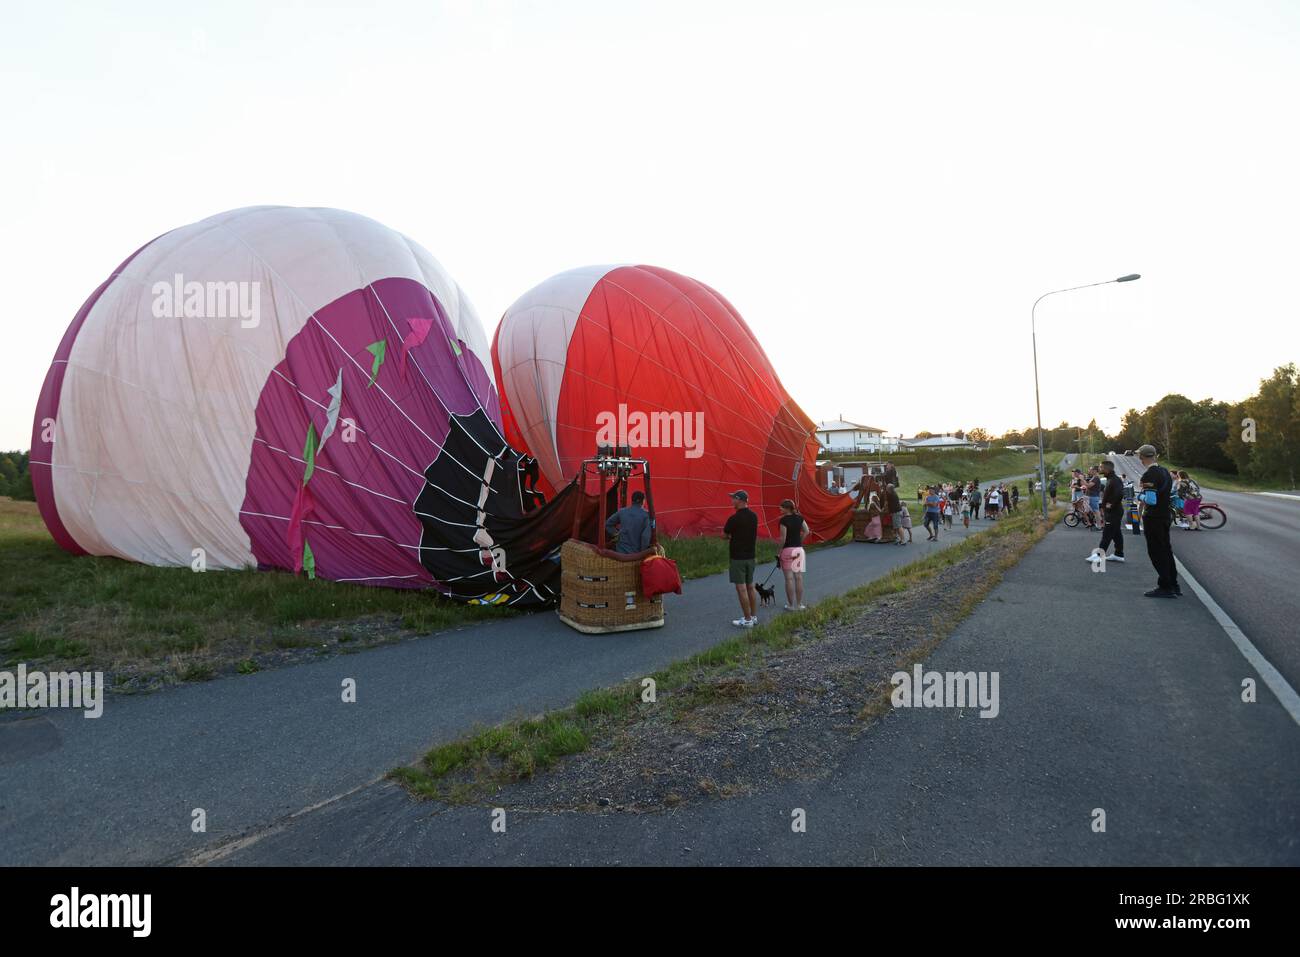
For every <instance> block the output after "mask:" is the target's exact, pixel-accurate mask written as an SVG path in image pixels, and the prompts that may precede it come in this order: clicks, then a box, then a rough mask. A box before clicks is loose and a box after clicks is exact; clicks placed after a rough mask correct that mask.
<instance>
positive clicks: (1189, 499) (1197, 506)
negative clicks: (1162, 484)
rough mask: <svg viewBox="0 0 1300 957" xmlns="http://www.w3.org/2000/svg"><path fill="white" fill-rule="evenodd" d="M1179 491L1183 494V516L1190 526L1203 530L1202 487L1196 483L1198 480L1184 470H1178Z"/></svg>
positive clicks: (1192, 528)
mask: <svg viewBox="0 0 1300 957" xmlns="http://www.w3.org/2000/svg"><path fill="white" fill-rule="evenodd" d="M1178 478H1179V480H1180V481H1179V483H1178V484H1179V491H1180V492H1181V493H1182V495H1183V517H1184V518H1186V519H1187V524H1188V527H1189V528H1190V529H1191V530H1192V531H1194V532H1199V531H1200V530H1201V487H1200V486H1199V485H1197V484H1196V480H1195V479H1193V478H1192V477H1191V476H1190V475H1188V474H1187V473H1186V472H1184V471H1183V470H1182V469H1179V470H1178Z"/></svg>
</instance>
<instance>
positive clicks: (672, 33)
mask: <svg viewBox="0 0 1300 957" xmlns="http://www.w3.org/2000/svg"><path fill="white" fill-rule="evenodd" d="M1297 102H1300V3H1297V2H1295V0H1279V2H1267V0H1249V2H1227V0H1217V2H1192V0H1178V2H1167V3H1162V2H1141V0H1128V2H1092V3H1086V4H1082V3H1068V4H1067V3H1058V2H1043V0H1039V2H1024V3H1011V2H998V0H990V2H987V3H966V2H950V3H939V2H920V0H894V2H888V3H884V2H881V3H868V2H846V3H829V2H804V3H759V2H753V0H748V2H743V3H721V2H708V0H695V2H685V3H675V2H663V0H659V2H631V0H605V2H590V3H587V2H565V0H552V2H546V3H542V2H536V3H527V2H518V3H507V2H470V0H465V2H443V3H437V2H429V0H416V2H410V3H397V2H394V3H364V4H342V3H334V4H331V3H320V2H312V3H306V2H303V3H276V2H264V0H251V2H250V0H223V2H221V3H213V4H201V3H191V2H185V3H175V2H148V3H145V2H140V3H121V4H106V3H95V2H91V3H70V2H59V0H42V2H40V3H30V4H23V5H21V6H19V5H18V4H16V3H14V2H6V3H5V5H4V8H3V13H2V14H0V106H2V112H0V118H2V121H3V122H2V125H0V131H2V133H3V143H2V144H0V183H2V184H3V207H2V209H3V218H2V219H0V223H2V224H3V225H0V260H2V261H3V263H4V279H5V286H6V289H7V292H6V296H5V298H6V302H7V309H6V314H5V316H4V318H3V320H0V321H3V323H4V326H3V329H4V346H5V348H4V349H3V350H0V356H2V358H0V400H2V401H0V449H10V448H23V449H25V448H27V447H28V445H29V444H30V434H31V417H32V413H33V410H34V408H35V404H36V397H37V393H38V391H39V389H40V385H41V382H42V380H43V378H44V376H45V372H46V370H47V368H48V366H49V363H50V359H51V358H52V357H53V354H54V350H55V347H56V345H57V344H58V341H59V339H60V337H61V336H62V334H63V332H64V330H65V328H66V327H67V325H68V323H69V322H70V320H71V319H72V316H73V315H74V313H75V312H76V310H77V308H78V307H79V306H80V305H81V303H82V301H83V300H84V299H85V298H86V297H87V296H88V295H89V294H90V292H91V291H92V290H93V289H94V288H95V286H96V285H98V284H99V283H100V282H101V281H102V280H103V279H104V278H105V277H106V276H107V275H108V273H109V272H110V271H111V270H112V269H113V267H114V266H116V265H117V264H118V263H119V262H120V261H121V260H122V259H123V258H125V257H126V256H127V255H128V254H130V253H131V252H132V251H133V250H135V249H136V248H137V247H138V246H140V245H141V244H143V243H144V242H146V241H148V240H149V239H151V238H153V237H154V236H156V235H158V234H159V233H162V232H164V231H166V230H168V229H171V228H174V227H177V226H181V225H184V224H187V223H190V222H194V221H195V220H199V219H202V218H204V217H206V216H209V215H212V214H214V213H217V212H221V211H223V210H227V209H232V208H235V207H240V206H249V205H257V204H285V205H294V206H333V207H338V208H342V209H348V210H352V211H355V212H358V213H363V214H365V215H367V216H370V217H372V218H374V219H377V220H379V221H380V222H383V223H386V224H387V225H389V226H392V227H393V228H395V229H398V230H401V231H402V232H404V233H406V234H407V235H409V236H411V237H412V238H413V239H415V240H416V241H418V242H419V243H421V244H422V245H423V246H425V247H426V248H427V249H429V251H430V252H432V253H433V255H434V256H435V257H437V258H438V259H439V260H440V261H441V262H442V263H443V265H444V266H445V267H446V268H447V269H448V271H449V272H450V273H451V275H452V276H453V277H454V278H455V279H456V280H457V282H459V283H460V285H461V286H462V287H463V288H464V289H465V291H466V292H467V294H468V295H469V297H470V298H471V300H472V301H473V302H474V304H475V306H476V307H477V309H478V312H479V314H480V316H481V317H482V318H483V323H484V327H485V330H486V332H487V334H488V336H489V337H490V336H491V334H492V331H493V330H494V329H495V327H496V324H497V322H498V320H499V318H500V316H501V314H502V312H503V311H504V310H505V308H506V307H507V306H509V305H510V303H511V302H512V301H514V299H515V298H516V297H518V296H519V295H520V294H522V293H523V292H525V291H526V290H527V289H529V288H530V287H532V286H533V285H535V284H537V283H538V282H540V281H541V280H543V279H545V278H547V277H548V276H550V275H552V274H554V273H556V272H560V271H562V270H565V269H569V268H572V267H575V266H580V265H585V264H590V263H617V262H635V263H649V264H653V265H658V266H664V267H667V268H669V269H674V270H676V271H678V272H682V273H685V274H687V275H690V276H693V277H695V278H697V279H699V280H701V281H703V282H706V283H708V284H709V285H711V286H713V287H714V288H716V289H718V290H719V291H720V292H722V293H723V294H724V295H725V296H726V297H727V298H728V299H730V300H731V302H732V303H733V304H734V305H735V306H736V307H737V308H738V309H739V310H740V312H741V314H742V315H743V316H744V317H745V318H746V320H747V321H748V322H749V324H750V326H751V327H752V328H753V329H754V332H755V333H756V334H757V336H758V338H759V340H760V342H761V343H762V344H763V345H764V347H765V349H766V350H767V353H768V355H769V356H770V357H771V359H772V362H773V364H774V365H775V367H776V369H777V372H778V374H779V375H780V376H781V379H782V381H783V382H784V384H785V386H786V389H787V390H788V391H789V393H790V394H791V395H792V396H793V397H794V398H795V399H796V401H798V402H799V404H800V405H801V406H803V408H804V410H805V411H806V412H807V413H808V414H809V415H810V416H812V418H814V419H818V420H820V419H831V418H836V417H838V416H839V415H840V414H841V413H842V414H843V415H844V416H846V417H848V418H850V419H854V420H857V421H860V422H864V423H866V424H869V425H874V426H880V427H882V428H884V429H886V430H887V431H889V432H890V433H895V434H896V433H899V432H903V433H906V434H912V433H914V432H916V431H917V430H920V429H928V430H930V431H934V432H940V431H949V430H953V429H958V428H970V427H973V426H982V427H984V428H986V429H988V430H990V431H992V432H1001V431H1003V430H1005V429H1007V428H1013V427H1021V426H1024V425H1027V424H1029V423H1031V422H1032V421H1033V419H1034V391H1033V370H1032V364H1031V360H1032V357H1031V351H1030V328H1029V312H1030V306H1031V304H1032V303H1033V301H1034V299H1035V298H1037V297H1038V296H1039V295H1040V294H1041V293H1043V292H1046V291H1048V290H1051V289H1057V288H1061V287H1063V286H1073V285H1079V284H1082V283H1087V282H1094V281H1098V280H1103V279H1110V278H1114V277H1116V276H1120V275H1123V274H1125V273H1129V272H1139V273H1142V275H1143V278H1142V279H1141V280H1140V281H1139V282H1134V283H1125V284H1123V285H1118V286H1116V285H1109V286H1102V287H1100V288H1098V289H1092V290H1085V291H1083V292H1079V293H1068V294H1066V295H1063V296H1057V297H1052V298H1049V299H1047V300H1045V301H1044V302H1043V304H1042V305H1041V306H1040V307H1039V312H1038V317H1039V332H1040V335H1039V362H1040V373H1041V379H1042V385H1043V419H1044V424H1045V425H1053V424H1055V423H1056V422H1058V421H1060V420H1062V419H1068V420H1070V421H1071V422H1075V421H1077V422H1080V423H1086V422H1087V420H1088V419H1090V418H1093V417H1094V416H1095V417H1097V418H1098V420H1099V422H1100V423H1101V424H1102V425H1103V426H1104V427H1106V428H1108V429H1110V430H1113V429H1114V428H1115V427H1116V426H1117V424H1118V412H1110V413H1107V412H1106V409H1107V407H1108V406H1119V410H1120V411H1122V410H1123V409H1125V408H1127V407H1129V406H1138V407H1141V406H1144V405H1147V404H1149V403H1151V402H1153V401H1155V400H1156V399H1158V398H1159V397H1160V396H1162V395H1164V394H1165V393H1167V392H1171V391H1178V392H1183V393H1185V394H1187V395H1188V396H1190V397H1192V398H1193V399H1200V398H1203V397H1205V396H1207V395H1212V396H1214V397H1216V398H1224V399H1236V398H1241V397H1243V396H1245V395H1248V394H1249V393H1251V392H1252V391H1253V390H1254V389H1255V387H1256V386H1257V384H1258V380H1259V379H1260V378H1263V377H1266V376H1267V375H1269V374H1270V373H1271V371H1272V369H1273V367H1274V366H1275V365H1278V364H1281V363H1283V362H1286V361H1291V360H1300V286H1297V283H1296V269H1297V264H1300V225H1298V224H1300V123H1298V122H1297V120H1296V116H1297ZM1098 337H1103V341H1104V344H1103V345H1097V339H1098ZM1144 339H1145V340H1146V341H1148V342H1150V341H1151V340H1159V341H1160V342H1162V343H1167V344H1162V345H1157V346H1154V347H1153V346H1150V345H1146V346H1144V345H1142V342H1143V340H1144ZM1144 352H1146V353H1150V354H1153V355H1154V357H1155V359H1154V362H1146V361H1144V359H1143V353H1144Z"/></svg>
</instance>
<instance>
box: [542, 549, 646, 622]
mask: <svg viewBox="0 0 1300 957" xmlns="http://www.w3.org/2000/svg"><path fill="white" fill-rule="evenodd" d="M657 551H658V552H659V554H661V555H662V554H663V549H661V548H657ZM560 568H561V572H560V607H559V616H560V621H562V622H564V623H565V624H566V625H568V626H569V627H570V628H576V629H577V630H578V631H581V632H584V633H585V634H589V635H603V634H607V633H609V632H614V631H635V630H637V629H640V628H661V627H663V623H664V603H663V599H662V597H659V596H656V597H655V598H646V596H645V593H644V592H643V591H642V590H641V562H640V560H632V561H619V560H618V559H616V558H609V557H607V556H606V555H602V554H601V553H600V550H599V549H597V548H596V546H594V545H590V544H588V543H587V542H581V541H578V540H577V539H576V538H571V539H569V540H568V541H567V542H565V543H564V547H563V548H562V549H560Z"/></svg>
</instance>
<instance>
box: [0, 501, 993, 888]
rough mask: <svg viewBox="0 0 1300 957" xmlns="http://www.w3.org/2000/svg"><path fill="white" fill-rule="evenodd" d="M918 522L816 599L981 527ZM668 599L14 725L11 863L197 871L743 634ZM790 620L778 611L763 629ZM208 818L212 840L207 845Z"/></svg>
mask: <svg viewBox="0 0 1300 957" xmlns="http://www.w3.org/2000/svg"><path fill="white" fill-rule="evenodd" d="M980 524H981V525H983V523H980ZM916 525H917V527H916V529H915V532H916V543H915V544H913V545H911V546H908V547H903V548H899V547H895V546H891V545H865V544H859V545H845V546H841V547H836V548H831V549H825V550H819V551H815V552H812V553H810V556H809V571H808V580H807V598H808V599H809V600H810V601H816V600H817V599H820V598H823V597H826V596H829V595H834V594H839V593H841V592H844V591H847V590H849V589H850V588H853V587H855V586H857V585H860V584H863V583H865V582H868V581H871V580H873V579H875V578H878V577H880V576H882V575H884V574H886V573H887V572H888V571H889V570H891V569H892V568H894V567H896V566H898V565H901V564H905V563H907V562H910V561H914V560H916V559H917V558H920V557H921V556H923V555H924V554H926V553H927V552H929V551H932V550H934V549H941V548H945V547H948V546H949V545H951V544H952V543H954V542H956V541H960V540H961V539H962V538H964V537H965V536H966V535H967V534H974V533H975V532H977V531H978V529H979V527H980V526H975V527H972V529H971V531H970V532H965V531H964V530H962V528H961V524H960V522H958V523H957V526H956V528H955V530H953V531H951V532H949V531H944V532H943V533H942V536H941V539H940V541H939V543H938V544H929V543H927V542H926V541H925V534H924V531H923V529H922V528H921V527H920V517H919V516H917V519H916ZM771 567H772V566H770V565H764V566H762V567H761V569H760V575H761V576H765V575H767V573H768V571H769V570H770V569H771ZM779 580H780V576H779V575H777V576H775V577H774V578H773V582H774V583H776V582H778V581H779ZM782 590H783V589H781V588H778V592H780V591H782ZM667 600H668V602H669V604H668V606H667V614H668V624H667V626H666V627H664V628H660V629H656V630H653V631H638V632H628V633H625V634H619V635H600V636H590V635H581V634H579V633H577V632H575V631H572V630H571V629H569V628H568V627H566V626H565V625H563V624H562V623H561V622H560V621H559V620H558V619H557V618H556V617H555V615H554V614H552V613H539V614H534V615H528V616H523V617H520V618H517V619H511V620H507V621H501V622H494V623H491V624H486V625H479V626H466V627H463V628H460V629H457V630H454V631H451V632H446V633H442V634H438V635H433V636H430V637H427V638H421V639H415V640H410V641H405V642H401V643H398V644H394V645H389V646H386V647H381V648H375V649H371V650H368V651H364V652H361V653H358V654H352V655H343V656H339V657H334V658H329V659H324V660H321V661H317V662H312V663H309V664H303V665H297V666H294V667H289V668H282V669H277V670H271V671H265V672H259V673H257V674H253V675H246V676H240V677H232V678H223V679H219V680H216V681H212V682H207V683H203V684H191V685H184V686H180V687H177V688H174V689H169V690H166V691H161V692H158V693H156V694H149V695H137V696H110V698H109V699H108V702H107V704H106V706H105V709H104V714H103V716H102V717H100V718H98V719H95V720H87V719H85V718H83V717H82V716H81V713H80V712H70V711H58V710H50V711H45V712H41V713H35V714H34V713H31V712H28V713H25V714H23V713H19V714H8V715H5V716H4V717H3V718H2V719H0V865H12V864H132V863H149V862H157V861H162V860H177V859H181V858H182V857H184V856H185V855H188V854H192V853H195V852H197V851H199V850H200V849H202V848H203V847H205V846H206V845H209V844H211V843H213V842H217V841H220V840H223V839H229V838H232V837H235V836H238V835H240V834H243V833H245V832H248V831H254V830H257V829H258V828H262V827H265V826H268V825H271V824H273V823H274V822H276V821H278V820H281V819H283V818H285V817H286V816H288V815H290V814H293V813H295V812H298V811H300V810H302V809H304V808H307V807H309V806H313V805H317V804H319V803H320V802H322V801H327V800H329V799H331V798H334V797H336V796H338V795H340V794H342V793H344V792H347V791H350V790H352V789H355V788H359V787H361V786H363V785H366V784H368V783H370V782H373V781H375V780H376V779H378V778H380V777H381V776H382V775H384V774H386V773H387V772H388V771H390V770H391V769H393V768H394V767H397V766H399V765H402V764H406V763H410V762H413V761H415V760H416V759H417V758H418V757H419V756H421V755H422V754H423V753H424V752H425V751H426V750H428V748H429V747H431V746H433V745H434V744H436V743H439V742H441V741H446V740H449V739H452V738H454V737H456V736H458V735H460V734H462V733H464V732H466V731H468V730H470V729H472V728H473V727H474V726H476V725H483V724H495V723H497V722H499V721H502V720H505V719H508V718H511V717H516V716H527V715H534V714H537V713H539V712H542V711H545V710H547V709H551V708H557V707H563V706H567V705H569V704H571V703H572V702H573V700H574V699H575V698H576V697H577V696H578V695H579V694H581V693H582V692H583V691H586V690H588V689H590V688H594V687H601V686H604V685H609V684H613V683H616V682H619V681H622V680H625V679H628V678H633V677H639V676H641V675H646V674H649V673H651V672H653V671H656V670H658V669H659V668H662V667H664V666H665V665H667V664H669V663H671V662H673V661H676V660H678V659H681V658H685V657H688V656H690V655H692V654H694V653H696V652H699V651H702V650H704V649H706V648H708V647H710V646H712V645H714V644H716V643H717V642H719V641H721V640H723V639H725V638H728V637H730V636H732V635H734V634H735V633H736V629H734V628H733V627H732V626H731V623H730V622H731V619H732V618H734V617H736V616H737V615H738V614H739V608H738V606H737V603H736V598H735V590H734V588H733V586H731V585H730V584H728V583H727V581H726V576H725V575H715V576H713V577H711V578H705V579H697V580H694V581H690V582H687V583H686V585H685V587H684V594H683V595H681V596H669V597H668V599H667ZM777 601H778V605H777V606H776V608H779V607H780V603H783V601H784V599H783V598H782V597H781V596H780V594H778V599H777ZM778 613H779V612H778V611H777V610H776V609H774V608H773V607H768V608H765V609H762V610H761V615H760V617H763V618H767V617H770V616H771V615H773V614H778ZM346 678H352V679H354V680H355V681H356V688H357V700H356V702H355V703H354V704H344V703H343V702H342V695H341V686H342V682H343V680H344V679H346ZM200 808H201V809H202V810H203V811H204V813H205V815H206V831H204V832H201V833H195V832H194V831H192V830H191V821H192V815H193V812H194V811H195V809H200Z"/></svg>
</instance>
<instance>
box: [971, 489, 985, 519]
mask: <svg viewBox="0 0 1300 957" xmlns="http://www.w3.org/2000/svg"><path fill="white" fill-rule="evenodd" d="M983 503H984V496H983V495H982V494H980V483H979V482H971V483H970V516H971V518H973V519H975V520H976V521H977V522H978V521H979V517H980V505H982V504H983Z"/></svg>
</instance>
